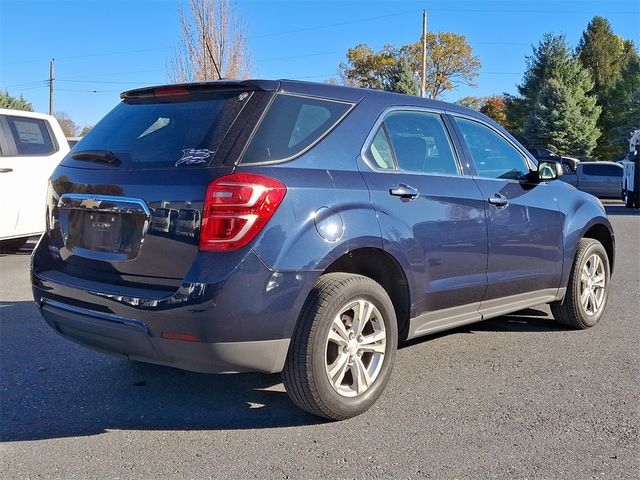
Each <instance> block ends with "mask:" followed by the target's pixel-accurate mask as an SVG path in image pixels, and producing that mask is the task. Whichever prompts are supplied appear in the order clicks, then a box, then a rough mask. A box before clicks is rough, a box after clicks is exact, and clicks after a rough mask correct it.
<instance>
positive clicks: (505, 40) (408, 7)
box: [0, 0, 640, 126]
mask: <svg viewBox="0 0 640 480" xmlns="http://www.w3.org/2000/svg"><path fill="white" fill-rule="evenodd" d="M179 4H180V0H139V1H135V0H108V1H106V0H85V1H56V0H48V1H31V0H22V1H9V0H0V88H2V89H8V90H9V92H10V93H11V94H13V95H20V94H23V95H24V96H25V98H26V99H27V100H29V101H30V102H32V103H33V105H34V107H35V109H36V110H37V111H47V109H48V102H49V100H48V88H47V87H46V85H45V82H44V81H45V80H46V79H47V78H48V75H49V59H50V58H55V59H56V72H55V77H56V82H55V96H54V109H55V110H56V111H65V112H67V113H68V114H69V115H71V117H72V118H73V120H74V121H75V122H76V123H77V124H78V125H80V126H82V125H86V124H95V123H96V122H97V121H98V120H99V119H100V118H101V117H102V116H104V115H105V114H106V113H107V112H108V111H109V110H110V109H111V108H113V106H115V105H116V104H117V102H118V101H119V96H118V94H119V92H121V91H122V90H126V89H129V88H134V87H137V86H143V85H149V84H158V83H165V82H166V81H167V74H166V70H167V64H168V60H169V58H170V57H171V54H172V51H173V48H174V47H175V45H176V42H177V40H178V37H179V29H178V24H177V19H176V11H177V8H178V5H179ZM238 8H239V10H240V12H241V14H242V15H243V16H244V19H245V21H246V24H247V27H248V33H249V49H250V51H251V53H252V55H253V61H254V77H259V78H300V79H305V80H310V81H323V80H324V79H326V78H329V77H331V76H337V75H336V72H337V66H338V64H339V63H340V62H341V61H343V60H344V56H345V53H346V51H347V49H348V48H350V47H353V46H355V45H357V44H358V43H367V44H369V45H371V46H372V47H373V48H375V49H379V48H380V47H382V45H384V44H387V43H390V44H394V45H403V44H406V43H409V42H414V41H416V40H418V39H419V37H420V32H421V28H422V17H421V11H422V9H423V8H425V9H427V10H428V11H429V30H430V31H448V32H455V33H459V34H463V35H466V36H467V39H468V41H469V43H470V44H471V46H472V47H473V51H474V54H476V55H478V56H479V57H480V61H481V62H482V70H481V71H482V73H481V75H480V76H479V77H478V79H477V84H478V87H477V88H467V87H461V88H459V89H458V90H456V91H453V92H449V93H447V94H446V95H445V97H444V99H445V100H447V101H455V100H457V99H458V98H460V97H463V96H466V95H477V96H482V95H490V94H494V93H501V92H510V93H515V91H516V90H515V89H516V84H517V83H518V82H519V81H520V80H521V79H522V73H523V71H524V69H525V56H526V55H528V54H530V53H531V45H532V44H535V43H537V42H538V40H539V39H540V38H541V36H542V35H543V34H544V33H545V32H553V33H564V34H566V36H567V38H568V40H569V42H570V43H571V44H572V45H576V44H577V42H578V40H579V38H580V36H581V34H582V32H583V30H584V28H585V27H586V25H587V23H588V22H589V20H591V18H592V17H593V16H594V15H602V16H604V17H607V18H608V19H609V21H610V22H611V24H612V26H613V29H614V32H615V33H617V34H618V35H620V36H622V37H624V38H627V39H632V40H633V41H634V42H635V43H636V45H639V44H640V2H638V1H637V0H621V1H615V0H600V1H589V0H582V1H562V0H557V1H543V0H539V1H529V0H510V1H481V0H476V1H457V0H449V1H434V0H429V1H422V2H417V1H400V0H398V1H372V0H369V1H337V0H336V1H303V0H299V1H264V0H263V1H255V0H254V1H249V0H246V1H243V0H239V1H238Z"/></svg>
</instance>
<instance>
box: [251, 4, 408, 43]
mask: <svg viewBox="0 0 640 480" xmlns="http://www.w3.org/2000/svg"><path fill="white" fill-rule="evenodd" d="M419 11H420V10H409V11H405V12H398V13H392V14H390V15H380V16H377V17H368V18H360V19H356V20H347V21H345V22H338V23H329V24H326V25H316V26H313V27H303V28H296V29H295V30H286V31H284V32H273V33H265V34H262V35H254V36H251V37H249V40H251V39H254V38H267V37H276V36H280V35H289V34H290V33H301V32H310V31H313V30H323V29H326V28H333V27H342V26H344V25H353V24H354V23H362V22H370V21H373V20H382V19H384V18H391V17H399V16H401V15H408V14H410V13H415V12H419Z"/></svg>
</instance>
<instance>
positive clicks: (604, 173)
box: [560, 162, 622, 199]
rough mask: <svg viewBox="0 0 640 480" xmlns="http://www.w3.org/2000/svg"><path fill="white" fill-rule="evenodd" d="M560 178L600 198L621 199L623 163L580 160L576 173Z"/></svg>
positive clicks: (566, 174)
mask: <svg viewBox="0 0 640 480" xmlns="http://www.w3.org/2000/svg"><path fill="white" fill-rule="evenodd" d="M560 180H563V181H565V182H567V183H570V184H571V185H573V186H574V187H576V188H577V189H578V190H582V191H583V192H587V193H590V194H591V195H593V196H595V197H598V198H615V199H619V198H620V195H621V194H622V165H620V164H619V163H615V162H580V163H579V164H578V166H577V168H576V172H575V173H565V174H564V175H563V176H562V177H560Z"/></svg>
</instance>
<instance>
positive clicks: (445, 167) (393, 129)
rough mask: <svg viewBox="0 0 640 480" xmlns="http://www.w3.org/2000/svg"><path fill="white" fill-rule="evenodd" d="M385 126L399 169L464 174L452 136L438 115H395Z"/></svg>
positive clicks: (385, 121) (403, 112)
mask: <svg viewBox="0 0 640 480" xmlns="http://www.w3.org/2000/svg"><path fill="white" fill-rule="evenodd" d="M384 124H385V126H386V129H387V132H388V134H389V138H390V139H391V144H392V145H393V151H394V152H395V157H396V161H397V163H398V169H399V170H403V171H406V172H420V173H436V174H440V175H458V174H459V173H460V172H459V169H458V164H457V162H456V157H455V154H454V153H453V147H452V146H451V142H450V141H449V135H448V134H447V132H446V130H445V127H444V123H443V122H442V119H441V118H440V115H438V114H437V113H430V112H419V111H398V112H392V113H390V114H389V115H387V117H386V118H385V119H384Z"/></svg>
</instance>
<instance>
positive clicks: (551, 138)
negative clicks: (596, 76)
mask: <svg viewBox="0 0 640 480" xmlns="http://www.w3.org/2000/svg"><path fill="white" fill-rule="evenodd" d="M528 67H529V68H528V69H527V72H526V73H525V78H524V82H523V84H522V85H519V86H518V89H519V91H520V93H521V94H522V105H521V107H524V108H525V109H526V111H527V112H528V113H527V117H526V120H525V122H524V125H523V130H522V136H523V138H524V140H525V143H527V144H528V145H531V146H533V145H535V146H542V147H553V148H555V149H556V150H557V151H558V152H559V153H561V154H577V155H589V154H590V153H591V152H592V151H593V149H594V147H595V145H596V141H597V139H598V137H599V136H600V131H599V130H598V128H597V126H596V122H597V120H598V117H599V116H600V112H601V107H599V106H598V105H596V98H595V96H592V95H589V92H590V91H591V90H592V89H593V80H592V79H591V76H590V75H589V72H588V71H587V70H585V69H584V67H583V66H582V64H581V63H580V61H579V60H577V59H575V58H573V56H572V55H571V53H570V49H569V46H568V44H567V41H566V38H565V37H564V36H563V35H558V36H554V35H551V34H546V35H545V36H544V37H543V39H542V41H541V42H540V44H539V45H538V46H537V47H534V49H533V56H531V57H529V58H528Z"/></svg>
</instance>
